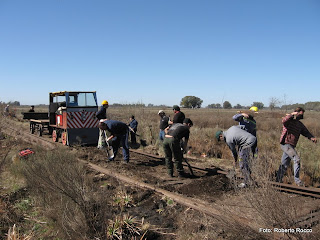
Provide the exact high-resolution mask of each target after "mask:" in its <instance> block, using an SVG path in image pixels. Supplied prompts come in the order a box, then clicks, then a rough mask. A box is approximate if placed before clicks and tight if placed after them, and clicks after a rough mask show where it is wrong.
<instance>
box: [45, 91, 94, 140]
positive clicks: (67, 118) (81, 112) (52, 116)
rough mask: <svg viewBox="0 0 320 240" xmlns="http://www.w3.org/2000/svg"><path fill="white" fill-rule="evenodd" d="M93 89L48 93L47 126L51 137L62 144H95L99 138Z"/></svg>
mask: <svg viewBox="0 0 320 240" xmlns="http://www.w3.org/2000/svg"><path fill="white" fill-rule="evenodd" d="M97 111H98V105H97V96H96V92H95V91H91V92H79V91H61V92H51V93H49V127H50V128H52V139H53V141H54V142H58V140H59V139H60V138H61V141H62V144H64V145H91V144H96V143H97V142H98V138H99V130H98V123H99V120H98V119H97V118H96V112H97Z"/></svg>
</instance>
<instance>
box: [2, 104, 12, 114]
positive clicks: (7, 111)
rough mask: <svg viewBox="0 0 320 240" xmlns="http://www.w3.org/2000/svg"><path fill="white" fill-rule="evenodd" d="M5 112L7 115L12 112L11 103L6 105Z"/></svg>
mask: <svg viewBox="0 0 320 240" xmlns="http://www.w3.org/2000/svg"><path fill="white" fill-rule="evenodd" d="M3 114H4V115H5V116H9V114H10V105H9V104H8V105H7V106H5V108H4V112H3Z"/></svg>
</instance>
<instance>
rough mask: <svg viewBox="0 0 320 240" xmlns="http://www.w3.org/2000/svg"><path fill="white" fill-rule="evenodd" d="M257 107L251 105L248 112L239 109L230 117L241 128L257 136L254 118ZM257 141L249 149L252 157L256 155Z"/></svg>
mask: <svg viewBox="0 0 320 240" xmlns="http://www.w3.org/2000/svg"><path fill="white" fill-rule="evenodd" d="M258 111H259V109H258V108H257V107H255V106H252V107H251V108H250V109H249V112H243V111H239V112H238V113H237V114H235V115H234V116H233V117H232V118H233V120H235V121H237V122H239V125H240V126H241V128H242V129H244V130H246V131H247V132H249V133H251V134H252V135H253V136H255V137H257V129H256V127H257V123H256V120H255V119H254V116H253V115H254V114H255V113H258ZM257 146H258V141H256V143H255V144H254V145H253V146H252V147H251V151H252V154H253V156H254V157H257V155H258V147H257Z"/></svg>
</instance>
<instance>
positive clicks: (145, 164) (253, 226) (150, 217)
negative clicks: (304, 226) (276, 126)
mask: <svg viewBox="0 0 320 240" xmlns="http://www.w3.org/2000/svg"><path fill="white" fill-rule="evenodd" d="M23 126H24V128H25V131H26V129H27V126H25V125H23ZM13 134H14V133H13ZM1 136H2V137H1ZM15 137H16V139H12V138H10V140H9V138H7V137H6V134H3V133H1V134H0V143H1V149H0V170H1V171H0V173H1V181H0V187H1V188H0V204H1V205H0V211H2V212H4V214H3V216H4V217H2V218H1V229H0V230H1V232H0V234H1V235H2V236H4V234H5V233H6V232H7V230H8V228H9V227H12V225H13V224H19V225H22V226H23V225H24V224H25V225H26V227H27V226H30V222H28V224H26V218H25V216H24V214H22V213H21V212H19V211H17V210H16V209H15V207H14V206H15V204H16V203H17V202H19V201H20V200H21V199H24V198H25V196H26V195H27V194H28V192H27V190H26V191H25V190H22V189H27V188H25V187H22V188H19V189H17V190H13V189H11V190H9V189H8V186H6V185H5V183H4V181H3V179H4V177H5V176H7V175H6V174H8V169H7V168H6V166H10V161H11V159H9V157H8V156H10V154H11V155H12V154H14V152H15V153H17V149H23V148H27V147H32V143H26V142H21V140H20V139H19V136H18V134H17V133H16V134H15ZM44 137H45V138H49V137H48V136H44ZM70 150H71V151H74V152H75V153H76V154H77V155H78V156H79V157H80V158H81V159H82V160H85V161H88V162H91V163H95V164H98V165H100V166H103V167H105V168H108V169H111V170H112V171H114V172H117V173H120V174H123V175H125V176H129V177H130V178H132V179H135V180H138V181H141V182H145V183H149V184H152V185H154V186H157V187H160V188H163V189H166V190H169V191H171V192H175V193H178V194H181V195H183V196H187V197H189V198H192V199H195V200H199V201H202V202H205V203H207V204H208V205H210V206H213V207H217V209H218V210H219V211H221V213H222V215H226V216H229V218H226V219H223V218H221V216H219V217H217V218H215V217H212V216H208V215H206V214H204V213H203V212H199V211H196V210H194V209H190V208H187V207H185V206H183V205H181V204H177V203H175V202H172V201H170V199H167V198H166V197H164V196H162V195H159V194H156V193H155V192H154V191H152V190H146V189H141V188H137V187H135V186H132V185H129V184H124V183H122V182H120V181H119V180H117V179H116V178H113V177H111V176H107V175H105V174H101V173H99V172H95V171H93V170H90V169H88V174H89V175H91V176H92V178H93V180H94V182H95V184H98V185H100V186H104V187H106V192H107V195H108V196H115V195H116V194H117V193H119V191H120V190H121V191H124V192H126V193H127V194H129V195H130V196H131V197H132V202H131V204H130V205H129V206H126V207H125V208H124V209H123V210H122V211H121V212H127V213H129V214H130V215H131V216H135V217H136V218H137V219H139V221H143V222H145V223H148V224H150V226H151V227H149V230H148V232H147V234H146V235H145V236H144V238H146V239H158V240H162V239H169V240H171V239H197V238H198V239H273V238H274V237H275V235H274V234H266V233H263V232H260V231H259V229H260V228H273V227H274V226H277V223H274V225H265V224H270V223H268V222H267V223H266V221H265V219H264V218H263V217H261V213H260V215H259V209H255V208H253V207H252V206H251V205H250V202H249V203H248V202H247V201H248V198H246V195H248V194H251V193H250V190H239V189H237V188H235V185H234V184H233V183H231V182H230V180H229V179H228V178H227V177H226V176H225V175H219V174H214V172H215V168H214V167H213V166H212V168H211V171H208V172H207V173H204V172H200V171H197V170H196V169H194V172H195V175H196V177H193V176H191V175H190V172H189V170H188V168H187V167H184V168H185V171H186V172H187V173H189V175H187V177H186V178H178V177H177V176H175V177H173V178H171V177H169V176H168V175H167V170H166V166H165V164H164V161H163V160H158V159H154V158H151V157H147V156H141V155H139V154H135V153H131V155H130V162H129V163H128V164H125V163H124V162H123V160H122V154H121V151H119V153H118V156H117V157H116V159H115V161H112V162H108V161H106V160H107V156H106V153H105V152H104V151H103V150H98V149H96V147H95V146H92V147H76V148H73V149H70ZM8 152H10V154H8ZM189 163H190V164H191V165H193V166H199V167H201V164H202V163H201V162H196V160H191V161H190V160H189ZM206 165H208V166H210V163H209V164H206ZM175 175H177V174H176V173H175ZM6 184H8V183H6ZM284 195H286V194H284ZM286 196H288V198H291V199H294V201H295V202H297V203H299V206H300V207H301V208H300V210H301V213H300V215H305V214H308V213H309V211H310V209H314V208H316V207H317V206H318V205H319V201H318V200H314V199H310V198H304V197H300V196H297V195H286ZM108 204H110V206H111V205H112V203H108ZM263 211H268V209H264V210H263ZM263 211H262V212H263ZM119 213H120V211H119V209H117V208H114V209H113V210H112V216H111V217H114V216H117V215H118V214H119ZM232 217H234V221H231V220H230V218H232ZM238 219H242V220H243V221H242V222H239V221H238ZM280 237H284V239H286V235H280ZM299 237H300V238H301V239H317V237H319V230H318V226H314V227H313V233H312V234H308V235H299ZM0 239H5V238H0ZM44 239H53V238H51V237H49V236H48V237H47V238H44ZM71 239H72V238H71ZM128 239H131V238H128ZM132 239H133V238H132ZM135 239H140V238H135Z"/></svg>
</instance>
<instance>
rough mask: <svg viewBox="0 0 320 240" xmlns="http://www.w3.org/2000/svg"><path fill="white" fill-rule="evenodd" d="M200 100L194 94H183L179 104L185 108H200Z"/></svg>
mask: <svg viewBox="0 0 320 240" xmlns="http://www.w3.org/2000/svg"><path fill="white" fill-rule="evenodd" d="M202 102H203V101H202V100H201V99H200V98H198V97H195V96H185V97H184V98H182V99H181V102H180V105H181V106H183V107H186V108H201V104H202Z"/></svg>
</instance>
